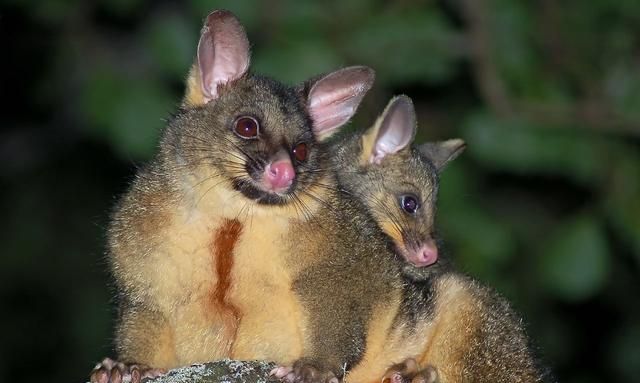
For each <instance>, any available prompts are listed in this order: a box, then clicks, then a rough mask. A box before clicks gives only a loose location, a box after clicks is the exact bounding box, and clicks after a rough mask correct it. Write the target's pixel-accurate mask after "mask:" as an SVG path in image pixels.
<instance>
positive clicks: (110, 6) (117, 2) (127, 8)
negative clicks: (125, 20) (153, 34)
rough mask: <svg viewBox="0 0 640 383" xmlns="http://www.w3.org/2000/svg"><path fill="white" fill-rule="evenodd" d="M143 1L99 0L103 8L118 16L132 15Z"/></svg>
mask: <svg viewBox="0 0 640 383" xmlns="http://www.w3.org/2000/svg"><path fill="white" fill-rule="evenodd" d="M143 3H144V2H143V0H100V5H101V6H102V7H103V8H104V9H106V10H107V11H108V12H110V13H113V14H115V15H118V16H120V17H127V16H130V15H132V14H133V13H134V12H135V11H137V10H138V9H140V7H141V6H142V5H143Z"/></svg>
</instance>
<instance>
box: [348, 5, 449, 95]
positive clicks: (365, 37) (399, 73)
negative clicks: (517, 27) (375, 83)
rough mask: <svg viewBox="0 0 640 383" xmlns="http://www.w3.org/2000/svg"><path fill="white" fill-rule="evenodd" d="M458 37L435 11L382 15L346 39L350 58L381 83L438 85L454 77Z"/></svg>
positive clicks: (364, 23) (432, 9)
mask: <svg viewBox="0 0 640 383" xmlns="http://www.w3.org/2000/svg"><path fill="white" fill-rule="evenodd" d="M458 41H459V34H458V33H457V32H455V31H454V29H453V28H452V27H451V25H450V24H449V22H448V21H447V19H446V18H445V17H444V16H443V15H442V14H441V13H440V12H439V10H438V9H437V8H436V7H432V6H430V7H425V9H422V10H420V11H416V12H395V13H394V12H384V13H382V14H379V15H376V16H373V17H371V18H370V19H366V20H365V21H364V22H363V24H362V25H359V26H358V27H357V29H355V30H354V31H353V33H351V34H350V35H349V36H346V43H345V45H344V46H345V48H344V49H346V50H348V52H349V55H350V56H351V57H354V58H356V59H357V60H358V61H359V62H363V63H366V64H367V65H371V66H372V67H374V68H375V69H376V71H377V72H378V74H379V75H380V77H381V78H382V79H383V80H384V81H388V82H393V83H407V82H410V81H415V82H418V83H439V82H443V81H446V80H447V79H449V78H451V76H453V75H454V74H455V73H456V70H457V69H458V68H457V66H456V65H455V63H456V61H457V59H458V58H459V57H460V51H459V49H460V48H459V47H458V46H456V43H457V42H458Z"/></svg>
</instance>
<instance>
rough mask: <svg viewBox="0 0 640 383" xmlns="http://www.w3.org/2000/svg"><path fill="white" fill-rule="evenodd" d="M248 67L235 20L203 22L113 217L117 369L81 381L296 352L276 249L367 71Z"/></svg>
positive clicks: (105, 365)
mask: <svg viewBox="0 0 640 383" xmlns="http://www.w3.org/2000/svg"><path fill="white" fill-rule="evenodd" d="M249 57H250V54H249V43H248V41H247V37H246V34H245V32H244V30H243V28H242V26H241V25H240V23H239V22H238V20H237V19H236V18H235V17H234V16H233V15H232V14H231V13H230V12H227V11H215V12H212V13H211V14H210V15H209V16H208V17H207V19H206V22H205V24H204V27H203V29H202V32H201V36H200V41H199V44H198V51H197V59H196V60H195V63H194V65H193V67H192V69H191V71H190V74H189V77H188V80H187V91H186V95H185V97H184V100H183V103H182V106H181V108H180V109H179V110H178V111H177V113H176V114H175V115H174V116H173V117H172V118H171V119H170V120H169V122H168V123H167V126H166V128H165V130H164V132H163V134H162V137H161V140H160V144H159V149H158V153H157V154H156V155H155V157H154V158H153V159H152V160H151V162H150V163H148V164H147V165H146V166H145V167H143V168H141V169H140V170H139V171H138V173H137V174H136V177H135V180H134V181H133V183H132V184H131V186H130V188H129V190H128V191H127V192H126V194H125V195H124V196H123V197H122V198H121V200H120V201H119V202H118V204H117V206H116V208H115V210H114V212H113V215H112V220H111V223H110V227H109V230H108V259H109V262H110V265H111V270H112V273H113V276H114V279H115V283H116V286H117V288H118V292H119V294H118V304H119V318H118V322H117V328H116V334H115V345H116V350H117V360H111V359H105V360H104V361H103V362H102V363H99V364H98V365H97V366H96V368H95V369H94V371H93V372H92V374H91V381H92V382H99V383H107V382H113V383H119V382H121V381H123V380H131V381H133V382H134V383H135V382H137V381H139V380H140V379H141V378H143V377H148V376H155V375H158V374H161V373H162V372H163V371H165V370H166V369H170V368H173V367H176V366H181V365H188V364H191V363H196V362H205V361H210V360H215V359H220V358H237V359H270V360H277V361H279V362H281V363H291V362H293V360H294V359H296V358H298V357H299V356H300V355H301V353H302V347H303V343H302V336H301V335H300V331H301V330H300V323H303V318H301V316H302V315H303V312H302V311H301V309H300V305H299V304H298V297H297V296H296V295H295V294H294V292H293V291H292V290H291V284H292V282H291V278H292V273H291V270H292V269H293V268H292V267H291V266H290V265H289V264H287V263H286V262H290V261H291V259H287V258H285V257H283V256H280V254H281V253H282V249H284V247H283V245H282V243H284V242H286V241H287V240H288V238H289V237H290V235H291V231H292V230H291V227H292V226H296V225H299V224H301V223H304V222H306V221H308V220H309V219H311V217H312V215H313V214H314V211H315V210H317V209H318V207H319V206H320V205H321V203H320V202H319V201H320V200H321V199H322V198H323V197H322V196H323V194H325V190H326V185H327V184H328V183H329V182H330V181H329V180H328V177H327V175H326V173H327V170H326V169H327V168H328V167H327V166H326V164H325V162H326V158H325V156H324V155H323V152H322V151H321V150H320V149H319V141H322V140H325V139H327V138H328V137H329V136H330V135H331V134H332V133H333V132H335V131H336V130H337V129H338V128H340V127H341V126H342V125H344V124H345V123H346V122H347V121H348V120H349V119H350V118H351V116H352V115H353V114H354V113H355V111H356V109H357V107H358V105H359V103H360V101H361V100H362V98H363V97H364V95H365V93H366V92H367V91H368V90H369V89H370V87H371V85H372V83H373V79H374V74H373V71H372V70H371V69H369V68H366V67H349V68H345V69H342V70H338V71H336V72H333V73H330V74H327V75H323V76H318V77H316V78H314V79H312V80H309V81H306V82H305V83H304V84H302V85H300V86H298V87H289V86H285V85H283V84H281V83H279V82H276V81H274V80H272V79H269V78H267V77H262V76H259V75H256V74H253V73H251V72H250V71H249ZM236 340H239V341H236Z"/></svg>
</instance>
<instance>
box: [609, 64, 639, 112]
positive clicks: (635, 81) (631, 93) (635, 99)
mask: <svg viewBox="0 0 640 383" xmlns="http://www.w3.org/2000/svg"><path fill="white" fill-rule="evenodd" d="M605 86H606V89H605V90H606V93H607V96H608V99H609V100H611V103H612V105H613V108H614V110H615V111H617V112H618V113H620V114H622V115H623V116H625V117H626V118H629V119H635V120H638V121H640V74H639V73H638V68H637V63H635V62H630V63H621V64H619V65H612V66H611V68H610V69H609V70H608V73H607V77H606V78H605Z"/></svg>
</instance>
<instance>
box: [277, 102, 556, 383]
mask: <svg viewBox="0 0 640 383" xmlns="http://www.w3.org/2000/svg"><path fill="white" fill-rule="evenodd" d="M415 130H416V118H415V112H414V110H413V105H412V103H411V101H410V99H409V98H407V97H405V96H400V97H397V98H395V99H393V100H392V101H391V102H390V103H389V105H388V106H387V108H386V109H385V111H384V113H383V114H382V115H381V117H380V118H379V119H378V121H377V122H376V123H375V124H374V125H373V127H371V128H370V129H369V130H367V131H366V132H364V133H355V134H351V135H350V136H348V137H347V138H343V139H341V140H339V141H337V142H336V143H335V144H334V145H333V146H332V157H331V158H332V168H333V174H334V175H335V177H336V179H337V181H338V185H339V188H340V189H341V190H340V191H335V192H334V193H332V194H330V195H328V196H325V198H327V199H326V202H327V206H328V207H327V208H325V209H323V211H322V213H318V214H317V215H316V221H315V222H311V223H310V224H309V225H303V226H299V227H296V228H294V232H296V233H298V234H296V235H294V238H298V239H299V240H297V241H296V242H294V243H292V244H291V246H292V247H293V249H294V250H292V251H291V253H292V254H294V253H296V251H298V252H300V253H302V252H305V255H304V256H303V257H301V259H303V260H304V262H307V263H308V265H305V267H303V270H302V271H301V272H300V273H299V274H298V275H297V277H296V278H295V279H294V288H295V291H296V293H297V294H298V295H299V296H300V300H301V302H302V304H303V306H304V307H305V310H306V311H307V313H308V314H307V318H308V323H307V324H306V327H307V328H308V333H309V334H311V335H310V336H308V337H307V339H306V343H307V344H306V347H305V349H304V350H303V357H302V358H301V359H299V360H298V361H296V362H295V363H294V364H293V365H283V366H281V367H279V368H277V369H275V370H274V371H273V373H274V375H275V376H277V377H279V378H282V379H284V380H285V381H288V382H331V381H336V377H341V376H342V375H343V373H345V372H346V374H345V376H344V379H345V381H346V382H350V383H355V382H363V383H368V382H373V381H380V379H385V380H390V381H392V382H394V383H400V382H405V381H414V382H422V381H424V382H445V383H447V382H487V383H489V382H540V381H543V378H544V375H543V372H542V370H541V369H539V368H538V366H537V364H536V361H535V358H534V357H533V355H532V352H531V351H530V348H529V346H528V341H527V337H526V335H525V332H524V330H523V327H522V324H521V319H520V318H519V317H518V316H517V315H516V314H515V313H514V312H513V310H512V309H511V308H510V307H509V305H508V303H507V302H506V301H505V300H504V299H503V298H501V297H500V296H499V295H498V294H497V293H496V292H494V291H492V290H490V289H488V288H486V287H484V286H482V285H481V284H479V283H478V282H476V281H474V280H473V279H471V278H469V277H467V276H465V275H463V274H461V273H459V272H457V271H455V269H454V268H453V267H452V266H451V265H450V264H449V263H448V262H445V260H443V259H439V255H438V253H437V246H436V245H435V241H434V238H433V218H434V211H435V210H434V207H435V203H436V194H437V182H438V172H439V171H440V170H441V169H442V168H443V166H444V165H445V164H446V163H447V162H448V161H450V160H451V159H453V158H454V157H455V156H457V155H458V154H459V153H460V152H461V150H462V148H463V147H464V143H463V142H462V141H461V140H448V141H444V142H440V143H429V144H425V145H421V146H415V147H412V146H411V145H410V144H411V142H412V141H413V137H414V135H415ZM372 223H373V225H372ZM313 225H315V229H312V228H310V227H313ZM306 226H309V227H306ZM383 239H384V240H383ZM301 262H302V261H301Z"/></svg>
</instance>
